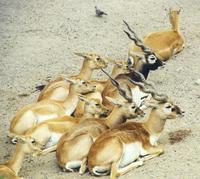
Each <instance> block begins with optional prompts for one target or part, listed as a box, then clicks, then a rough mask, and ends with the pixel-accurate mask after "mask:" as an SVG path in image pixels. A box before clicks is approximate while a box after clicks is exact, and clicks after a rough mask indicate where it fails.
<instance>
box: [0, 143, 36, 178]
mask: <svg viewBox="0 0 200 179" xmlns="http://www.w3.org/2000/svg"><path fill="white" fill-rule="evenodd" d="M19 140H21V139H19ZM37 145H38V144H37V143H36V142H35V141H33V140H32V141H29V142H24V141H22V140H21V141H20V143H18V144H17V145H16V149H15V152H14V153H13V155H12V157H11V159H10V160H8V161H7V162H6V163H4V164H1V165H0V178H2V179H22V178H21V177H19V176H18V173H19V171H20V169H21V167H22V163H23V159H24V157H25V155H26V154H30V153H34V152H40V150H38V146H37Z"/></svg>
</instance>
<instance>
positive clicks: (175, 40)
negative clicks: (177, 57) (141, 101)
mask: <svg viewBox="0 0 200 179" xmlns="http://www.w3.org/2000/svg"><path fill="white" fill-rule="evenodd" d="M179 14H180V10H178V11H177V10H170V12H169V19H170V23H171V25H172V28H171V29H169V30H165V31H159V32H153V33H150V34H148V35H147V36H145V37H144V39H143V41H142V40H141V39H139V38H138V37H137V35H136V33H135V32H134V31H133V30H132V29H131V28H130V27H129V25H128V24H127V23H126V22H125V21H124V23H125V24H126V26H127V27H128V30H129V31H130V33H131V34H132V35H133V36H131V34H130V33H129V32H127V31H124V32H125V33H126V34H127V35H128V37H129V38H130V39H131V40H133V41H134V43H135V45H133V46H131V48H130V50H129V53H128V56H129V57H128V59H129V60H130V61H132V63H133V68H134V69H136V70H138V71H139V72H141V73H142V74H143V75H144V76H145V78H147V76H148V74H149V70H156V69H157V68H158V67H159V66H160V65H162V61H166V60H169V59H170V58H171V57H172V56H173V55H174V54H176V53H178V52H180V51H182V50H183V48H184V38H183V35H182V34H181V33H180V28H179ZM144 59H145V60H144ZM147 62H148V64H152V65H151V66H147V65H146V64H147Z"/></svg>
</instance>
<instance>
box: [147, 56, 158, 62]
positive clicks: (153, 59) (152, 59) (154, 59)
mask: <svg viewBox="0 0 200 179" xmlns="http://www.w3.org/2000/svg"><path fill="white" fill-rule="evenodd" d="M147 60H148V62H149V63H150V64H154V63H155V62H156V57H155V55H153V54H152V55H149V56H148V59H147Z"/></svg>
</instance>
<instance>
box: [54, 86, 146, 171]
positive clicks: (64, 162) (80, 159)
mask: <svg viewBox="0 0 200 179" xmlns="http://www.w3.org/2000/svg"><path fill="white" fill-rule="evenodd" d="M118 88H119V90H120V91H121V95H123V96H124V97H125V99H127V96H126V93H125V92H124V91H123V89H121V88H120V87H118ZM108 100H110V102H112V103H113V104H114V105H115V107H114V109H113V110H112V112H111V113H110V115H109V116H108V117H107V118H105V119H101V120H99V119H95V118H91V119H90V120H89V119H87V120H84V121H83V122H81V123H80V124H78V125H76V126H75V127H74V128H72V129H71V130H70V131H69V132H67V133H66V134H65V135H64V136H63V137H62V138H61V139H60V141H59V142H58V147H57V150H56V157H57V160H58V164H59V166H60V167H61V168H62V169H63V170H64V171H74V169H76V168H79V173H80V174H83V173H84V172H85V170H86V160H87V154H88V152H89V149H90V146H91V145H92V144H93V142H94V141H95V140H96V138H97V137H98V136H99V135H100V134H101V133H102V132H103V131H105V130H106V129H108V127H109V128H110V127H113V126H115V125H117V124H120V123H122V122H125V121H126V120H127V119H129V118H134V117H136V116H137V115H139V114H140V115H141V114H143V112H142V111H141V110H140V109H139V108H137V107H136V106H135V104H134V103H133V102H132V100H127V101H125V100H123V101H121V100H119V99H117V100H116V99H113V98H109V97H108ZM81 146H84V147H81Z"/></svg>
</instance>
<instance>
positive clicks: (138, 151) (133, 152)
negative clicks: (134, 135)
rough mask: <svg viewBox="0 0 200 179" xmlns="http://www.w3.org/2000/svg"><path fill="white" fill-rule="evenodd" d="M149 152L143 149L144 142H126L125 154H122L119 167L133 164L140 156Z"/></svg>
mask: <svg viewBox="0 0 200 179" xmlns="http://www.w3.org/2000/svg"><path fill="white" fill-rule="evenodd" d="M147 154H148V152H147V151H146V150H145V149H143V147H142V144H141V143H140V142H134V143H130V144H124V146H123V156H122V159H121V162H120V165H119V167H120V168H123V167H125V166H127V165H129V164H131V163H132V162H134V161H135V160H137V159H138V157H139V156H144V155H147Z"/></svg>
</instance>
